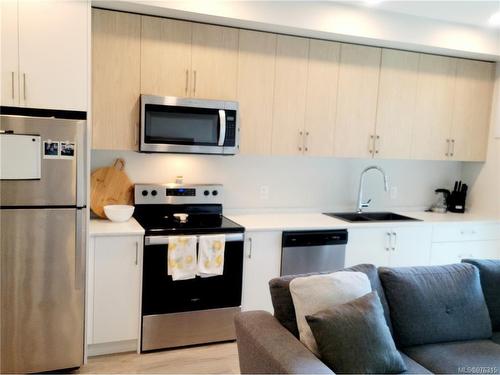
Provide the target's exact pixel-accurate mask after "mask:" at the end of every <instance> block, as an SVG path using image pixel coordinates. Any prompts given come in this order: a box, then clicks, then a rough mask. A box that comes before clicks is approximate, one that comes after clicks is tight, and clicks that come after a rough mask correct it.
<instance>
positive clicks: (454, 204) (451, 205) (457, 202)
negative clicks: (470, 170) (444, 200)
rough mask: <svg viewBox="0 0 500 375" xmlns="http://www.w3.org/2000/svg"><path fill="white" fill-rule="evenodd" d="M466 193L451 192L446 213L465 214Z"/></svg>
mask: <svg viewBox="0 0 500 375" xmlns="http://www.w3.org/2000/svg"><path fill="white" fill-rule="evenodd" d="M466 198H467V192H463V191H452V192H451V194H450V196H449V198H448V211H450V212H457V213H461V214H463V213H464V212H465V199H466Z"/></svg>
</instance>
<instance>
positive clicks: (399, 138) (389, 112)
mask: <svg viewBox="0 0 500 375" xmlns="http://www.w3.org/2000/svg"><path fill="white" fill-rule="evenodd" d="M419 56H420V55H419V54H418V53H413V52H405V51H397V50H391V49H384V50H382V64H381V69H380V86H379V94H378V107H377V129H376V133H377V139H376V147H375V156H376V157H379V158H393V159H398V158H399V159H408V158H409V157H410V149H411V136H412V125H413V116H414V115H415V97H416V93H417V77H418V60H419Z"/></svg>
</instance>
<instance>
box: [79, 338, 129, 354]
mask: <svg viewBox="0 0 500 375" xmlns="http://www.w3.org/2000/svg"><path fill="white" fill-rule="evenodd" d="M135 351H137V340H127V341H116V342H105V343H101V344H90V345H88V346H87V355H88V356H89V357H94V356H98V355H104V354H113V353H124V352H135Z"/></svg>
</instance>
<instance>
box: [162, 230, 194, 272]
mask: <svg viewBox="0 0 500 375" xmlns="http://www.w3.org/2000/svg"><path fill="white" fill-rule="evenodd" d="M167 268H168V274H169V275H171V276H172V279H173V280H174V281H177V280H188V279H194V278H195V277H196V236H169V237H168V267H167Z"/></svg>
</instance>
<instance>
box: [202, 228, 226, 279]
mask: <svg viewBox="0 0 500 375" xmlns="http://www.w3.org/2000/svg"><path fill="white" fill-rule="evenodd" d="M199 241H200V242H199V249H198V275H199V276H201V277H211V276H220V275H222V274H223V272H224V250H225V245H226V236H225V235H224V234H214V235H206V236H200V240H199Z"/></svg>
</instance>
